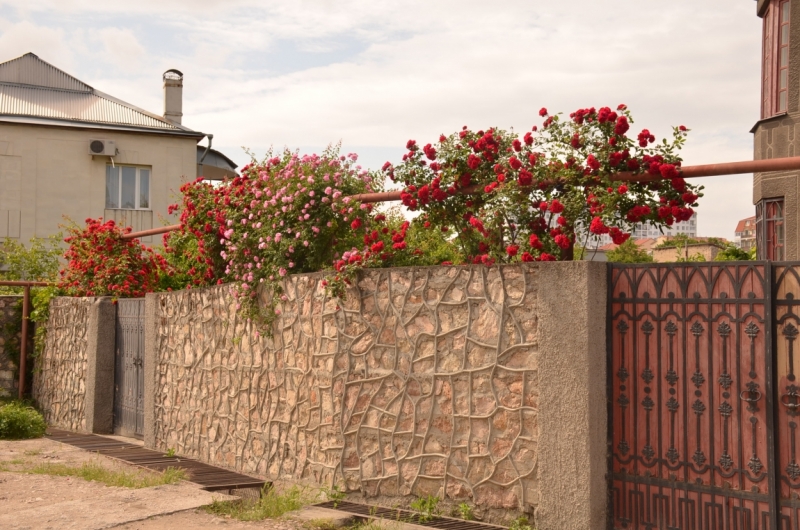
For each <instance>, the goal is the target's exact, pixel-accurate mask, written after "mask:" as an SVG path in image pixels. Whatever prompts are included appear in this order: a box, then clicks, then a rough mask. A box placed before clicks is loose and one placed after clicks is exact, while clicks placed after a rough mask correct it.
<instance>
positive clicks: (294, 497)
mask: <svg viewBox="0 0 800 530" xmlns="http://www.w3.org/2000/svg"><path fill="white" fill-rule="evenodd" d="M316 497H317V495H312V494H311V493H310V492H309V491H308V490H307V489H306V488H301V487H299V486H292V487H291V488H288V489H286V490H284V491H282V492H280V493H279V492H277V491H276V490H275V488H270V489H268V490H266V491H263V492H262V496H261V498H260V499H258V500H249V499H241V500H236V501H214V502H213V503H211V505H209V506H206V507H205V508H204V509H205V510H206V511H207V512H208V513H211V514H214V515H220V516H223V517H232V518H233V519H238V520H240V521H261V520H263V519H274V518H276V517H280V516H281V515H283V514H285V513H288V512H292V511H294V510H299V509H300V508H302V507H303V506H306V505H307V504H310V503H312V502H314V500H315V499H316Z"/></svg>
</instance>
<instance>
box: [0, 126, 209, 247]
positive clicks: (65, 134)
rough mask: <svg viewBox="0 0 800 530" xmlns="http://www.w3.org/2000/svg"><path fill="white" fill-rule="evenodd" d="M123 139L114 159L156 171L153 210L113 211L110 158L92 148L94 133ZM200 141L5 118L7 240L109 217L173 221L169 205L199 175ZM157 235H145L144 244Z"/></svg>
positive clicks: (132, 222)
mask: <svg viewBox="0 0 800 530" xmlns="http://www.w3.org/2000/svg"><path fill="white" fill-rule="evenodd" d="M97 138H100V139H108V140H114V141H115V142H116V143H117V149H118V150H119V154H118V155H117V156H116V157H115V158H114V163H115V164H117V165H119V164H123V165H137V166H142V167H149V168H151V170H152V173H151V183H150V202H151V209H150V210H106V209H105V192H106V184H105V182H106V165H108V164H109V163H110V158H109V157H100V156H92V155H90V154H88V151H89V150H88V146H89V139H97ZM196 152H197V142H196V139H193V138H180V137H173V136H168V135H163V134H142V133H133V132H118V131H103V130H98V129H79V128H70V127H47V126H32V125H15V124H7V123H0V238H3V237H13V238H19V239H21V240H22V241H28V240H30V238H31V237H34V236H37V237H44V236H48V235H52V234H54V233H56V232H59V231H60V228H59V225H61V224H64V222H65V219H64V216H66V217H68V218H70V219H72V220H73V221H75V222H76V223H78V224H83V221H84V219H86V218H87V217H94V218H97V217H104V218H106V219H115V220H116V221H118V222H120V223H122V224H124V225H126V226H132V227H133V229H134V230H144V229H148V228H153V227H157V226H162V220H163V221H164V224H172V223H174V222H175V220H174V219H172V220H170V219H169V218H168V216H167V206H168V205H169V204H171V203H173V202H175V201H176V197H177V196H178V190H179V188H180V186H181V184H182V183H183V182H185V181H186V180H187V179H194V178H195V174H196V162H197V161H196V156H197V155H196ZM148 239H151V238H145V240H144V241H145V242H151V241H148Z"/></svg>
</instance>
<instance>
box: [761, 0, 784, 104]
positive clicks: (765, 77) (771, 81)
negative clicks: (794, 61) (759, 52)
mask: <svg viewBox="0 0 800 530" xmlns="http://www.w3.org/2000/svg"><path fill="white" fill-rule="evenodd" d="M790 15H791V7H790V3H789V0H773V1H772V4H771V5H770V6H769V7H768V8H767V11H766V12H765V13H764V31H763V34H764V43H763V57H762V65H761V72H762V74H761V78H762V86H761V117H762V118H769V117H771V116H774V115H776V114H779V113H782V112H786V111H787V110H788V99H789V22H790Z"/></svg>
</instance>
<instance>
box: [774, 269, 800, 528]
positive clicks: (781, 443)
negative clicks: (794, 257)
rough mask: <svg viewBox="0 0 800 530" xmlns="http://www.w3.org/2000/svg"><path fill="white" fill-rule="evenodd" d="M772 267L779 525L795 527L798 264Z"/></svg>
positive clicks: (799, 485) (799, 404) (799, 409)
mask: <svg viewBox="0 0 800 530" xmlns="http://www.w3.org/2000/svg"><path fill="white" fill-rule="evenodd" d="M773 267H774V272H773V274H774V279H775V280H774V291H773V292H774V304H775V316H774V321H775V334H774V335H775V358H776V363H775V372H776V373H775V382H776V383H775V386H776V395H777V400H776V404H775V408H776V411H775V432H776V436H777V438H778V450H777V454H776V457H777V462H776V470H777V473H778V487H777V490H778V493H779V495H778V498H779V503H780V513H781V515H780V521H781V523H780V526H779V528H780V529H781V530H783V529H792V530H795V529H797V528H798V525H800V511H799V510H800V500H798V499H800V495H799V494H800V433H798V432H797V427H798V423H800V381H798V380H797V375H796V372H797V371H798V370H800V366H797V365H796V363H795V348H796V346H795V340H796V339H797V336H798V328H800V265H797V264H788V263H780V264H775V265H774V266H773Z"/></svg>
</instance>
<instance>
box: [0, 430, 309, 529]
mask: <svg viewBox="0 0 800 530" xmlns="http://www.w3.org/2000/svg"><path fill="white" fill-rule="evenodd" d="M84 462H96V463H98V464H99V465H101V466H103V467H104V468H107V469H110V470H116V471H127V472H131V471H135V470H137V468H134V467H132V466H129V465H127V464H124V463H121V462H117V461H115V460H112V459H110V458H107V457H103V456H99V455H97V454H92V453H89V452H86V451H82V450H80V449H77V448H75V447H71V446H68V445H64V444H60V443H58V442H54V441H51V440H47V439H43V438H40V439H37V440H25V441H18V442H6V441H0V528H3V529H15V530H22V529H30V530H38V529H54V530H55V529H80V530H94V529H98V530H99V529H103V528H124V529H130V530H133V529H136V530H152V529H160V528H165V529H166V528H178V529H186V530H189V529H200V530H203V529H206V528H208V529H211V528H214V529H219V528H231V529H239V528H242V529H245V528H270V529H273V530H299V529H300V525H299V523H295V522H292V521H285V520H270V521H263V522H258V523H243V522H240V521H234V520H230V519H224V518H221V517H216V516H213V515H210V514H208V513H205V512H203V511H201V510H197V509H196V508H199V507H200V506H204V505H206V504H210V503H211V502H212V500H213V499H214V498H218V499H229V498H230V497H228V496H226V495H220V494H212V493H209V492H206V491H203V490H201V489H200V488H199V487H198V486H196V485H194V484H191V483H189V482H181V483H180V484H172V485H163V486H155V487H151V488H142V489H130V488H118V487H109V486H105V485H103V484H99V483H97V482H87V481H85V480H83V479H80V478H70V477H54V476H48V475H35V474H29V473H25V472H24V470H26V469H30V468H32V467H33V466H35V465H37V464H42V463H62V464H69V465H80V464H82V463H84ZM137 472H139V473H147V472H146V471H137Z"/></svg>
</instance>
